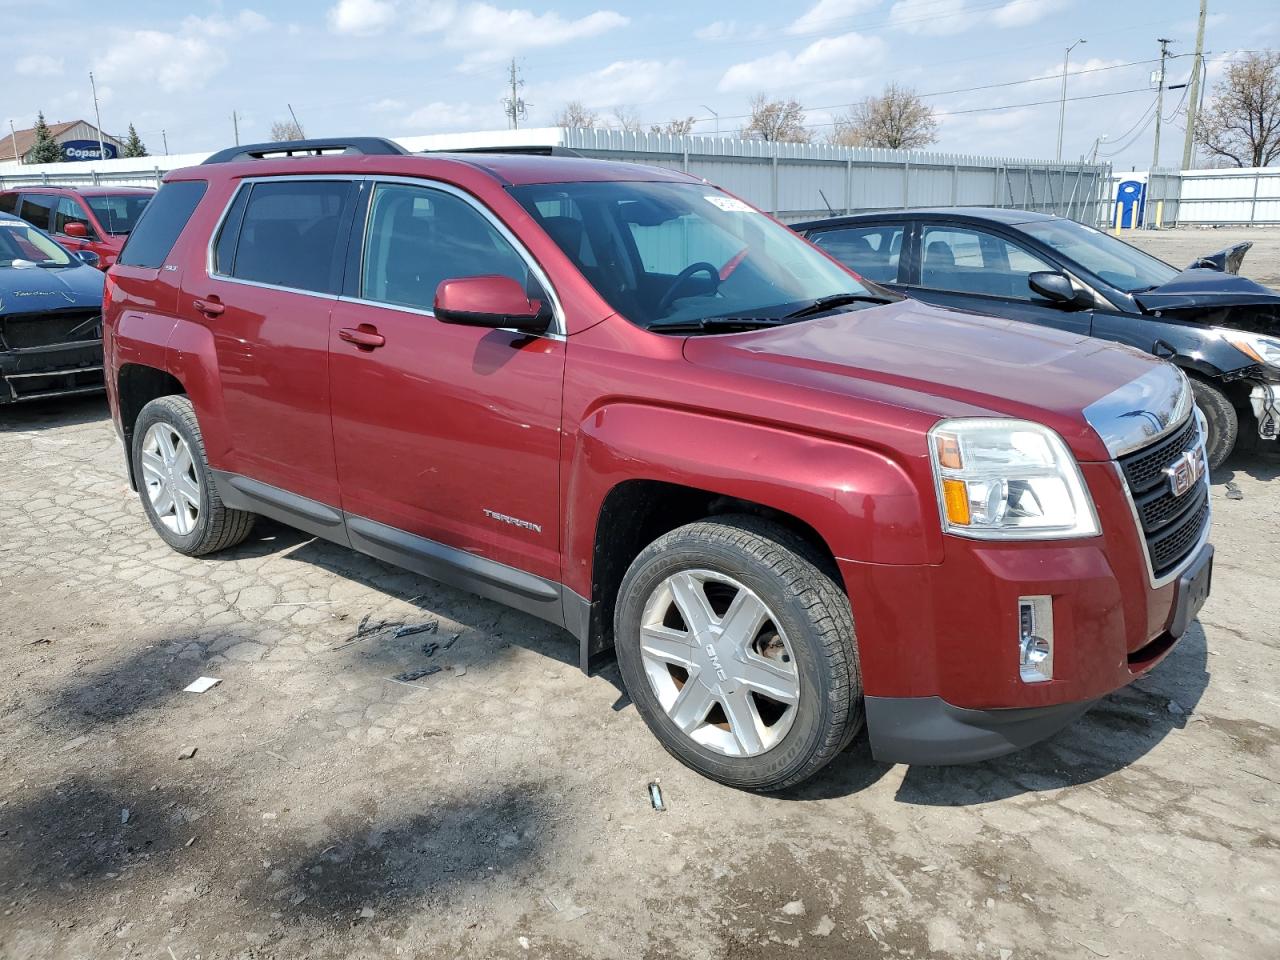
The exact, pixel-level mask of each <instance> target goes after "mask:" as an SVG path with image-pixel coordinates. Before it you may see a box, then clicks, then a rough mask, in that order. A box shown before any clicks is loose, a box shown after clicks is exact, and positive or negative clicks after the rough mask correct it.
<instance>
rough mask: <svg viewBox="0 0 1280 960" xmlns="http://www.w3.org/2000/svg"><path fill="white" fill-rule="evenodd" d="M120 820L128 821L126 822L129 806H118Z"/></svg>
mask: <svg viewBox="0 0 1280 960" xmlns="http://www.w3.org/2000/svg"><path fill="white" fill-rule="evenodd" d="M120 822H121V823H128V822H129V808H128V807H121V808H120Z"/></svg>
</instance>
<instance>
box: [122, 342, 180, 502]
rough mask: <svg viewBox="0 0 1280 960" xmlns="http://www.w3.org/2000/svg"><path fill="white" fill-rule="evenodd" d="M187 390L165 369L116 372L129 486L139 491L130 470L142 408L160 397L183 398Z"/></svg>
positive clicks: (134, 366) (132, 366)
mask: <svg viewBox="0 0 1280 960" xmlns="http://www.w3.org/2000/svg"><path fill="white" fill-rule="evenodd" d="M186 393H187V388H186V387H185V386H183V384H182V381H181V380H179V379H178V378H177V377H175V376H174V375H173V374H172V373H170V372H169V371H167V370H161V369H159V368H158V367H152V366H147V365H146V364H141V363H124V364H121V366H120V369H119V370H118V371H117V372H116V402H117V404H118V408H119V411H120V430H121V434H122V437H123V439H124V449H125V461H126V462H127V463H128V467H129V486H130V487H132V488H133V489H135V490H136V489H137V488H138V480H137V477H136V476H135V475H134V469H133V453H132V451H133V428H134V424H136V423H137V422H138V415H139V414H140V413H142V408H143V407H145V406H146V405H147V404H148V403H150V402H151V401H152V400H157V399H159V398H160V397H169V396H174V395H183V396H185V395H186Z"/></svg>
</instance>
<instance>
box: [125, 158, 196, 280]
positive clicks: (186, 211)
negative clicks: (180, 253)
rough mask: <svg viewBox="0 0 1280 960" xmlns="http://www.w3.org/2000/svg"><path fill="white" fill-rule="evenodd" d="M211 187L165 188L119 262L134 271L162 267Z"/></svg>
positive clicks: (189, 183)
mask: <svg viewBox="0 0 1280 960" xmlns="http://www.w3.org/2000/svg"><path fill="white" fill-rule="evenodd" d="M208 186H209V184H208V183H207V182H206V181H204V180H179V181H176V182H174V183H166V184H165V185H164V186H162V187H161V188H160V191H159V192H158V193H157V194H156V195H155V197H153V198H152V200H151V202H150V203H149V204H148V205H147V209H146V210H145V211H144V213H143V215H142V217H141V218H140V219H139V220H138V225H137V226H136V227H134V229H133V232H132V233H130V234H129V239H128V241H127V242H126V243H125V245H124V250H123V251H121V253H120V259H119V261H118V262H119V263H120V264H122V265H124V266H130V267H160V266H162V265H163V264H164V262H165V260H166V259H167V258H168V256H169V251H171V250H172V249H173V245H174V244H175V243H177V242H178V235H179V234H181V233H182V228H183V227H185V226H186V225H187V221H188V220H190V219H191V214H192V213H194V212H195V209H196V205H197V204H198V203H199V202H200V198H201V197H203V196H204V192H205V190H206V188H208Z"/></svg>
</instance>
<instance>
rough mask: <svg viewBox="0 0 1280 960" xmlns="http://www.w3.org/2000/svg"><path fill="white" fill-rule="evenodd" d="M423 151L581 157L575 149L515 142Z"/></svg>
mask: <svg viewBox="0 0 1280 960" xmlns="http://www.w3.org/2000/svg"><path fill="white" fill-rule="evenodd" d="M422 152H423V153H514V154H520V155H522V156H526V157H582V156H583V155H582V154H581V153H579V152H578V151H577V150H573V149H571V148H569V147H557V146H551V145H549V144H547V145H538V144H516V145H514V146H509V147H454V148H452V149H441V150H423V151H422Z"/></svg>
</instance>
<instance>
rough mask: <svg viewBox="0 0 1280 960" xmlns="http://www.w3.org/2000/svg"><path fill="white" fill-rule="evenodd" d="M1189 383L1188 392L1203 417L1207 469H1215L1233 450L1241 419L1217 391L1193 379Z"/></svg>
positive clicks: (1201, 381) (1229, 402)
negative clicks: (1189, 391)
mask: <svg viewBox="0 0 1280 960" xmlns="http://www.w3.org/2000/svg"><path fill="white" fill-rule="evenodd" d="M1188 379H1190V381H1191V392H1192V393H1193V394H1194V395H1195V398H1196V406H1197V407H1199V408H1200V412H1201V413H1203V414H1204V419H1205V423H1206V425H1207V427H1208V433H1207V435H1206V436H1205V442H1204V447H1205V453H1207V454H1208V455H1209V467H1210V468H1211V469H1217V468H1218V467H1220V466H1222V464H1223V462H1224V461H1225V460H1226V459H1227V457H1229V456H1230V455H1231V451H1232V450H1234V449H1235V446H1236V437H1237V435H1238V433H1239V431H1240V417H1239V414H1237V413H1236V408H1235V407H1233V406H1232V405H1231V401H1230V400H1228V399H1227V398H1226V397H1225V396H1224V395H1223V393H1222V391H1221V390H1219V389H1218V388H1217V387H1215V386H1213V385H1212V384H1208V383H1205V382H1204V381H1203V380H1200V379H1198V378H1196V377H1190V378H1188Z"/></svg>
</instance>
